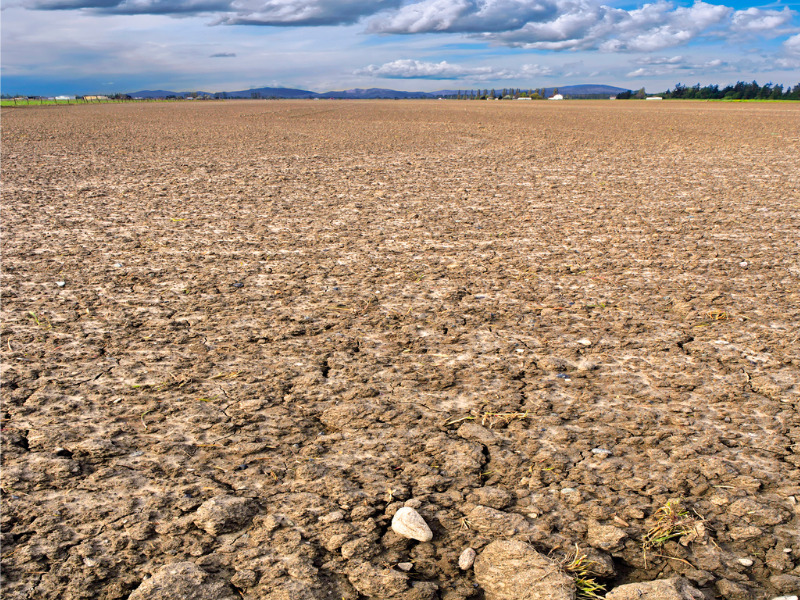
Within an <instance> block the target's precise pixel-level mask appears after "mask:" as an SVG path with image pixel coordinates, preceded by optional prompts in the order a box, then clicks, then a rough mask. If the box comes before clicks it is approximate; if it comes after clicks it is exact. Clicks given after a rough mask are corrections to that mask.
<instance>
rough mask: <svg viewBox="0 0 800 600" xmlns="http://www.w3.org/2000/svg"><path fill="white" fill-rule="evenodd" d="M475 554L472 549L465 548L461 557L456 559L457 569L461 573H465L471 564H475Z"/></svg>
mask: <svg viewBox="0 0 800 600" xmlns="http://www.w3.org/2000/svg"><path fill="white" fill-rule="evenodd" d="M476 555H477V553H476V552H475V550H473V549H472V548H466V549H465V550H464V551H463V552H462V553H461V556H459V557H458V568H459V569H461V570H462V571H466V570H467V569H469V568H470V567H471V566H472V564H473V563H474V562H475V556H476Z"/></svg>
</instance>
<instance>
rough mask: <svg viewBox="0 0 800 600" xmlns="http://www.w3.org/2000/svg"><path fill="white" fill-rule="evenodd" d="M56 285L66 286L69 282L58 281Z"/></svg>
mask: <svg viewBox="0 0 800 600" xmlns="http://www.w3.org/2000/svg"><path fill="white" fill-rule="evenodd" d="M56 285H57V286H58V287H64V286H65V285H67V282H66V281H56Z"/></svg>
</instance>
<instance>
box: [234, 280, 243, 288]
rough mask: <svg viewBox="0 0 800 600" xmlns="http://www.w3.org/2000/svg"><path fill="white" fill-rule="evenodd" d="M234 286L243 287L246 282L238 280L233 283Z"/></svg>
mask: <svg viewBox="0 0 800 600" xmlns="http://www.w3.org/2000/svg"><path fill="white" fill-rule="evenodd" d="M233 287H235V288H243V287H244V284H243V283H242V282H241V281H237V282H236V283H234V284H233Z"/></svg>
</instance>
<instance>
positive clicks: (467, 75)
mask: <svg viewBox="0 0 800 600" xmlns="http://www.w3.org/2000/svg"><path fill="white" fill-rule="evenodd" d="M355 74H356V75H368V76H372V77H381V78H385V79H468V80H470V81H489V80H501V79H519V78H525V77H533V76H537V75H552V74H553V70H552V69H551V68H549V67H543V66H541V65H531V64H527V65H522V66H521V67H520V68H519V69H498V68H495V67H491V66H488V67H486V66H484V67H465V66H462V65H455V64H451V63H448V62H447V61H441V62H438V63H433V62H425V61H420V60H412V59H400V60H394V61H391V62H388V63H384V64H382V65H369V66H367V67H364V68H363V69H358V70H357V71H356V72H355Z"/></svg>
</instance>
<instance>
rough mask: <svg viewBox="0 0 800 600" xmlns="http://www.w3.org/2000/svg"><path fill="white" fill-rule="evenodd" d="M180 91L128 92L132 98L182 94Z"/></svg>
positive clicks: (164, 96)
mask: <svg viewBox="0 0 800 600" xmlns="http://www.w3.org/2000/svg"><path fill="white" fill-rule="evenodd" d="M182 95H183V94H179V93H178V92H170V91H169V90H141V91H139V92H131V93H130V94H128V96H130V97H131V98H166V97H167V96H182Z"/></svg>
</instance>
